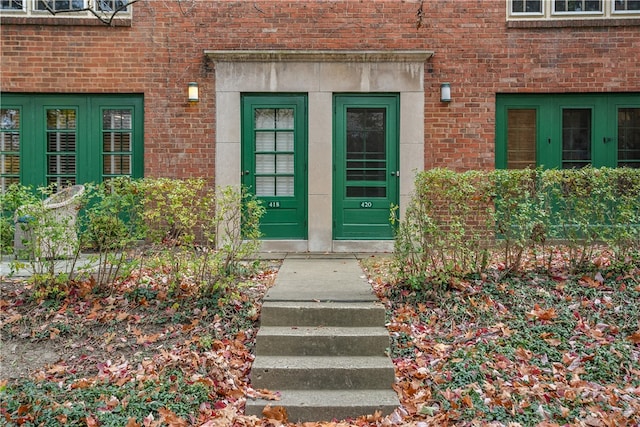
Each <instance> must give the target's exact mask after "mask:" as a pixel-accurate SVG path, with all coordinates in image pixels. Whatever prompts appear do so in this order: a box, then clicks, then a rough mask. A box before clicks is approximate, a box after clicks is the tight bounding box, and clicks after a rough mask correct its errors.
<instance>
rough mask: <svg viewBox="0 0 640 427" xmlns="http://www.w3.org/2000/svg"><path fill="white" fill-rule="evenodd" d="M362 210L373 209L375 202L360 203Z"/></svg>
mask: <svg viewBox="0 0 640 427" xmlns="http://www.w3.org/2000/svg"><path fill="white" fill-rule="evenodd" d="M360 207H361V208H370V207H373V202H360Z"/></svg>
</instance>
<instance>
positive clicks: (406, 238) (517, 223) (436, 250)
mask: <svg viewBox="0 0 640 427" xmlns="http://www.w3.org/2000/svg"><path fill="white" fill-rule="evenodd" d="M558 245H562V248H563V250H564V251H565V252H566V254H567V256H566V264H567V266H568V267H570V268H577V267H579V266H581V265H584V263H585V262H587V261H588V260H590V259H592V258H593V257H594V256H596V255H597V252H598V251H601V250H603V248H605V249H606V250H607V251H608V253H609V254H610V256H611V257H612V258H613V260H614V261H621V262H627V261H629V260H630V259H637V256H638V252H639V250H640V170H638V169H628V168H619V169H607V168H603V169H592V168H585V169H572V170H542V169H536V170H531V169H525V170H494V171H468V172H462V173H456V172H453V171H450V170H447V169H432V170H428V171H424V172H421V173H419V174H418V175H417V177H416V190H415V192H414V194H413V196H412V198H411V201H410V203H409V205H408V207H407V209H406V212H405V215H404V217H403V219H402V221H401V223H400V224H399V227H398V232H397V238H396V246H395V257H396V260H397V264H398V269H399V271H400V277H401V279H403V280H408V281H410V282H411V283H415V284H420V283H424V281H425V280H428V279H432V278H433V277H436V276H439V275H442V273H446V274H450V273H461V274H467V273H470V272H479V271H482V270H484V269H485V268H486V267H487V265H488V262H489V255H490V254H495V253H496V252H495V251H496V249H497V250H498V252H497V253H498V254H499V257H500V259H499V260H498V262H499V263H500V265H501V267H503V268H504V269H505V270H506V271H517V270H519V269H521V268H522V266H523V263H524V262H525V258H526V262H527V263H528V266H529V267H544V268H549V267H550V263H551V260H552V259H554V257H553V251H554V250H557V247H558ZM524 255H528V256H526V257H525V256H524ZM532 263H533V265H532Z"/></svg>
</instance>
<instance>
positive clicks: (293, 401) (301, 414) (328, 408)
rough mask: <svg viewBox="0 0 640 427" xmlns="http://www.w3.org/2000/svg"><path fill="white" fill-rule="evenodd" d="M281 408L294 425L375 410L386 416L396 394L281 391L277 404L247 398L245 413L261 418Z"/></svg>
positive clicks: (392, 405) (375, 391)
mask: <svg viewBox="0 0 640 427" xmlns="http://www.w3.org/2000/svg"><path fill="white" fill-rule="evenodd" d="M267 405H271V406H282V407H284V408H285V409H286V410H287V414H288V416H289V421H290V422H294V423H301V422H310V421H318V420H325V421H330V420H333V419H337V420H342V419H346V418H357V417H359V416H361V415H369V414H373V413H375V412H376V411H380V412H382V414H383V415H388V414H390V413H391V412H393V411H394V410H395V409H396V408H398V406H399V405H400V404H399V401H398V396H397V394H396V393H395V392H394V391H393V390H392V389H391V387H388V388H387V389H386V390H282V391H281V399H280V400H278V401H267V400H261V399H257V400H252V399H247V405H246V414H247V415H255V416H257V417H262V410H263V409H264V407H265V406H267Z"/></svg>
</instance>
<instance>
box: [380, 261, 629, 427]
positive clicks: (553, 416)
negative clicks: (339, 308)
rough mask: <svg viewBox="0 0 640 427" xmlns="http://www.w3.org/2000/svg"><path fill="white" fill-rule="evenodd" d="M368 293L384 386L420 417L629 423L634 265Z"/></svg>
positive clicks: (448, 421)
mask: <svg viewBox="0 0 640 427" xmlns="http://www.w3.org/2000/svg"><path fill="white" fill-rule="evenodd" d="M370 269H371V270H372V271H374V272H376V271H377V272H378V275H377V277H375V278H374V279H373V280H372V283H373V286H374V289H375V290H376V292H377V293H378V295H379V296H380V297H381V299H383V300H384V301H385V302H386V304H387V305H388V307H389V311H390V313H391V317H390V321H389V325H388V328H389V330H390V332H391V336H392V338H393V340H394V343H395V345H394V348H393V358H394V363H395V365H396V368H397V377H398V383H397V384H396V386H395V388H396V390H397V391H398V393H399V394H400V395H401V396H402V398H401V399H402V402H403V403H404V405H405V409H406V410H407V412H408V413H409V415H411V416H413V418H414V419H420V420H422V421H423V422H424V423H426V425H438V426H442V425H510V426H511V425H522V426H534V425H538V426H565V425H576V426H637V425H640V306H639V305H638V303H639V302H640V270H639V269H638V268H635V267H629V268H625V269H624V271H617V272H616V271H615V270H613V269H611V268H608V267H607V268H603V269H593V270H591V271H589V272H588V273H582V274H578V275H572V276H570V275H568V274H566V273H564V272H561V271H555V272H551V273H548V272H544V273H538V274H534V273H526V274H522V275H519V276H517V277H507V278H503V277H502V272H501V271H500V269H499V268H497V269H495V270H494V273H493V274H492V275H480V276H478V277H476V278H474V279H467V280H461V279H450V280H449V281H448V283H440V284H438V285H433V286H432V287H429V286H428V285H427V287H428V288H429V289H430V290H428V291H426V292H425V291H421V292H416V291H413V290H410V289H406V288H405V289H403V288H402V287H399V286H394V285H391V284H389V281H387V280H385V279H384V276H383V273H386V272H387V271H388V266H387V265H376V263H370Z"/></svg>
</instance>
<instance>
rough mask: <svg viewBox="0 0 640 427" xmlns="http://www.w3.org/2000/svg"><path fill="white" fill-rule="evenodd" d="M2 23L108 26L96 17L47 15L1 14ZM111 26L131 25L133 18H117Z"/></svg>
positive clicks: (0, 21)
mask: <svg viewBox="0 0 640 427" xmlns="http://www.w3.org/2000/svg"><path fill="white" fill-rule="evenodd" d="M0 25H53V26H57V25H63V26H84V27H106V26H108V25H107V24H105V23H104V22H102V21H100V20H99V19H98V18H95V17H87V18H70V17H59V16H47V17H42V18H35V17H32V16H0ZM109 26H111V27H131V18H116V19H114V20H113V21H111V24H110V25H109Z"/></svg>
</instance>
